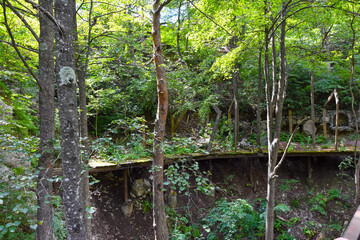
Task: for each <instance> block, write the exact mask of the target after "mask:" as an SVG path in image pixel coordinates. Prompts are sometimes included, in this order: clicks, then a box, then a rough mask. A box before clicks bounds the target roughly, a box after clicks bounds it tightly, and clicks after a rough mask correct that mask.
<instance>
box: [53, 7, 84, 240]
mask: <svg viewBox="0 0 360 240" xmlns="http://www.w3.org/2000/svg"><path fill="white" fill-rule="evenodd" d="M75 12H76V9H75V1H74V0H68V1H56V2H55V18H56V19H57V21H58V22H59V24H60V26H61V27H62V29H61V30H60V31H57V34H56V49H57V51H56V67H55V71H56V79H57V83H58V105H59V118H60V132H61V159H62V172H63V204H64V210H65V221H66V231H67V239H75V240H77V239H79V240H83V239H86V233H85V226H84V216H83V207H84V206H82V199H83V196H82V191H81V161H80V143H79V121H78V111H77V100H76V74H75V48H74V36H75V35H74V26H75V23H74V20H75V16H74V15H75Z"/></svg>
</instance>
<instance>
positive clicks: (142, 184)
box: [131, 178, 151, 197]
mask: <svg viewBox="0 0 360 240" xmlns="http://www.w3.org/2000/svg"><path fill="white" fill-rule="evenodd" d="M150 191H151V184H150V183H149V181H147V180H146V179H143V178H140V179H137V180H135V181H134V183H133V185H132V187H131V192H132V193H133V194H134V195H135V196H136V197H144V196H146V194H148V193H149V192H150Z"/></svg>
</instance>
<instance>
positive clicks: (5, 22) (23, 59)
mask: <svg viewBox="0 0 360 240" xmlns="http://www.w3.org/2000/svg"><path fill="white" fill-rule="evenodd" d="M5 1H6V0H3V14H4V25H5V27H6V30H7V32H8V33H9V36H10V38H11V45H12V47H13V48H14V49H15V51H16V53H17V54H18V56H19V57H20V59H21V61H22V62H23V63H24V65H25V67H26V69H27V70H28V71H29V73H30V74H31V76H32V77H33V78H34V79H35V81H36V82H37V84H38V85H39V88H40V91H42V90H43V88H42V86H41V84H40V82H39V79H38V78H37V77H36V75H35V73H34V72H33V70H32V69H31V67H30V66H29V64H28V63H27V62H26V60H25V58H24V57H23V56H22V54H21V52H20V51H19V49H18V47H17V44H16V42H15V39H14V36H13V34H12V32H11V29H10V27H9V24H8V22H7V16H6V7H5Z"/></svg>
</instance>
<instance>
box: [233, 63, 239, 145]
mask: <svg viewBox="0 0 360 240" xmlns="http://www.w3.org/2000/svg"><path fill="white" fill-rule="evenodd" d="M238 79H239V72H238V69H236V70H235V72H234V73H233V89H234V117H235V120H234V149H235V151H236V150H237V147H238V138H239V103H238V98H239V96H238V95H239V94H238Z"/></svg>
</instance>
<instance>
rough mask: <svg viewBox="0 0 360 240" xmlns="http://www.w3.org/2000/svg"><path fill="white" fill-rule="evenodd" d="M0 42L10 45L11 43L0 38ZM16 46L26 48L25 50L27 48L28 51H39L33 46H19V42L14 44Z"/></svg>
mask: <svg viewBox="0 0 360 240" xmlns="http://www.w3.org/2000/svg"><path fill="white" fill-rule="evenodd" d="M0 42H2V43H6V44H8V45H10V46H12V43H11V42H8V41H4V40H0ZM16 46H17V47H19V48H23V49H26V50H28V51H30V52H34V53H39V51H38V50H37V49H33V48H30V47H25V46H21V45H19V44H16Z"/></svg>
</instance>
